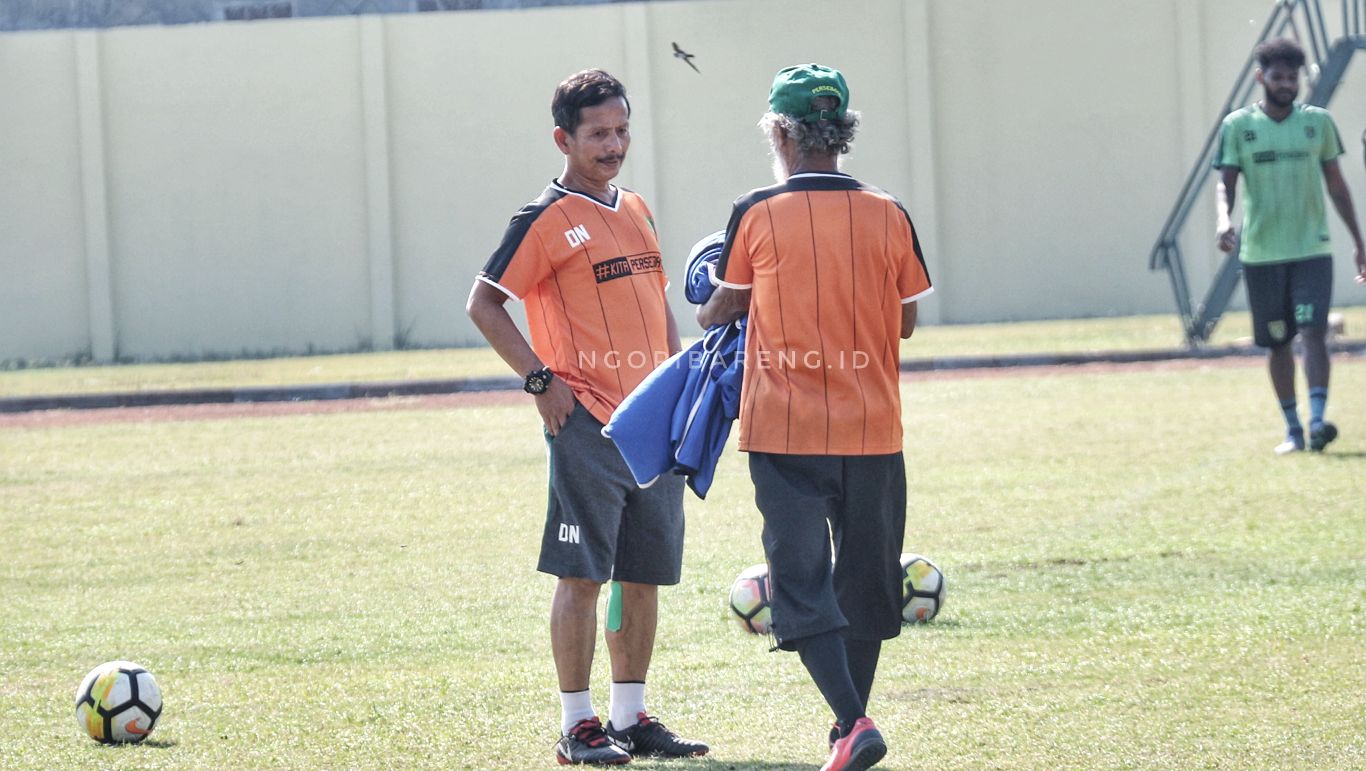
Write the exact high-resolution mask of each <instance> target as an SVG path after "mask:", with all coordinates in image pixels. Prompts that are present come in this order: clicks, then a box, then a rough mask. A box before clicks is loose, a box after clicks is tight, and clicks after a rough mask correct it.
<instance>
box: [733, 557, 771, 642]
mask: <svg viewBox="0 0 1366 771" xmlns="http://www.w3.org/2000/svg"><path fill="white" fill-rule="evenodd" d="M772 598H773V588H772V585H771V584H769V581H768V565H767V564H765V563H762V562H761V563H759V564H758V565H751V566H749V567H747V568H745V569H744V571H742V572H741V573H740V575H739V576H738V577H736V579H735V583H733V584H731V585H730V610H731V612H732V613H734V614H735V620H736V621H738V622H739V623H740V628H741V629H744V630H745V631H746V632H749V633H750V634H768V633H769V631H770V630H771V629H772V628H773V609H772V608H771V607H770V601H771V600H772Z"/></svg>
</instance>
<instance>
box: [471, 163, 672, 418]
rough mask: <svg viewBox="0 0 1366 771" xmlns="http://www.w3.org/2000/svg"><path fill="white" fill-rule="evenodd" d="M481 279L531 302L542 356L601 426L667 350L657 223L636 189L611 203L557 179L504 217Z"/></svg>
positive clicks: (530, 321) (619, 193) (534, 337)
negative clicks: (504, 224) (500, 238)
mask: <svg viewBox="0 0 1366 771" xmlns="http://www.w3.org/2000/svg"><path fill="white" fill-rule="evenodd" d="M479 279H480V280H481V281H484V282H485V283H488V284H491V285H493V286H494V287H496V288H498V289H500V290H502V291H503V292H504V293H505V294H507V295H508V296H510V297H512V298H514V299H518V300H523V301H525V303H526V315H527V327H528V331H529V332H530V334H531V346H532V348H533V349H534V350H535V351H536V355H537V356H539V357H540V358H541V361H543V362H545V363H546V365H547V366H548V367H550V369H551V370H553V371H554V372H555V374H556V375H557V376H558V377H560V378H562V379H563V380H564V381H565V383H566V384H568V385H569V387H570V388H571V389H573V391H574V396H575V398H577V399H578V400H579V403H581V404H582V405H583V406H584V407H585V408H587V409H588V411H589V412H591V413H593V416H594V417H596V418H597V419H598V420H600V421H602V422H603V423H606V422H607V421H608V420H609V419H610V418H611V416H612V412H613V410H615V409H616V408H617V406H618V405H620V404H621V402H622V400H623V399H625V398H626V395H627V394H629V393H630V392H631V391H632V390H633V389H634V388H635V387H636V386H637V385H639V384H640V381H641V380H644V379H645V376H646V375H648V374H649V373H650V371H651V370H653V369H654V367H655V366H656V365H657V364H659V363H660V362H662V361H663V360H664V359H666V358H668V356H669V339H668V306H667V304H666V300H665V296H664V290H665V288H666V286H667V284H668V281H667V279H666V278H665V275H664V268H663V263H662V261H661V259H660V252H659V242H658V240H657V239H656V236H655V230H654V220H653V217H652V216H651V215H650V210H649V208H648V207H647V206H646V205H645V201H644V200H642V199H641V197H640V196H639V195H637V194H635V193H633V192H631V191H630V190H624V189H620V188H618V189H617V190H616V195H615V198H614V200H613V201H611V202H610V203H606V202H603V201H599V200H598V199H596V198H594V197H592V196H590V195H588V194H586V193H581V192H578V191H575V190H570V189H569V188H566V187H563V186H561V185H560V184H559V183H558V182H552V183H551V184H550V186H549V187H547V188H546V189H545V192H544V193H542V194H541V196H540V197H539V198H537V199H536V200H535V201H532V202H531V203H529V204H527V205H526V206H524V207H522V209H521V211H519V212H517V214H516V215H515V216H514V217H513V218H512V221H511V222H510V223H508V227H507V231H506V232H505V233H504V234H503V241H502V244H501V245H500V246H499V247H498V250H497V251H495V252H494V253H493V256H491V257H490V258H489V260H488V263H487V264H486V265H485V266H484V269H483V271H481V272H480V274H479Z"/></svg>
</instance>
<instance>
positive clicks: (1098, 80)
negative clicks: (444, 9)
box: [0, 0, 1366, 360]
mask: <svg viewBox="0 0 1366 771" xmlns="http://www.w3.org/2000/svg"><path fill="white" fill-rule="evenodd" d="M1326 5H1327V7H1328V8H1329V9H1332V8H1333V7H1334V3H1332V2H1328V3H1327V4H1326ZM1271 9H1272V5H1271V2H1270V0H1202V2H1199V3H1193V2H1189V0H1104V1H1103V2H1097V1H1096V0H1033V2H1031V3H1028V4H1025V3H1007V2H1001V0H953V2H943V1H942V0H941V1H940V2H935V1H934V0H904V1H902V0H841V1H838V2H830V1H829V0H689V1H687V2H668V3H653V4H651V3H643V4H634V3H626V4H620V5H599V6H588V7H579V8H563V7H561V8H546V9H534V10H525V11H490V12H461V13H448V14H421V15H399V16H387V17H374V16H371V17H336V18H323V19H295V20H281V21H271V22H256V23H248V24H206V25H191V26H182V27H169V28H159V27H157V28H151V27H149V28H123V29H116V30H109V31H103V32H58V33H28V34H7V35H0V105H3V106H4V107H3V118H0V360H5V359H25V358H33V359H41V358H57V357H62V356H68V355H72V354H78V353H83V352H84V353H91V354H93V355H94V356H95V357H96V358H99V359H108V358H113V357H125V358H128V357H132V358H168V357H196V356H213V355H233V354H239V353H260V352H270V351H293V352H299V351H307V350H310V349H311V350H345V349H354V348H357V347H362V346H374V347H378V348H385V347H389V346H391V345H394V344H395V343H397V344H400V345H402V344H417V345H447V344H467V343H478V342H480V338H479V336H478V334H477V332H476V331H475V330H474V329H473V327H472V326H471V325H470V324H469V322H468V320H467V319H466V317H465V315H464V312H463V305H464V299H465V295H466V294H467V292H468V289H469V285H470V281H471V278H472V276H473V274H474V273H475V271H477V270H478V268H479V267H480V265H482V263H483V261H484V259H485V257H486V256H487V255H488V254H489V253H490V252H491V251H492V250H493V248H494V247H495V246H496V244H497V241H498V239H499V237H500V236H501V234H502V232H503V229H504V227H505V226H506V223H507V220H508V218H509V217H510V216H511V214H512V213H513V212H514V211H516V209H517V208H518V207H519V206H520V205H521V204H522V203H524V202H525V201H527V200H529V199H531V198H532V197H534V196H535V195H537V194H538V193H539V191H540V190H541V189H542V188H543V187H544V185H545V184H546V183H547V182H548V181H549V180H550V179H551V178H552V177H553V176H555V175H556V174H558V173H559V171H560V169H561V163H562V161H561V156H560V155H559V153H558V152H557V151H556V150H555V148H554V146H553V145H552V144H551V141H550V130H551V125H550V117H549V101H550V95H551V92H552V90H553V89H554V86H555V84H556V83H557V82H559V80H561V79H562V78H563V77H564V76H566V75H568V74H569V73H571V72H573V71H575V70H578V69H582V68H584V67H589V66H601V67H604V68H606V69H608V70H609V71H611V72H613V73H615V74H617V75H618V76H619V77H620V78H621V79H622V80H623V81H624V82H625V83H626V85H627V88H628V89H629V91H630V93H631V100H632V105H633V107H634V113H633V116H632V123H633V134H634V143H633V146H632V150H631V156H630V158H629V160H628V163H627V166H626V170H625V172H624V173H623V175H622V177H621V179H620V180H619V181H620V182H621V183H622V184H623V185H626V186H628V187H633V188H635V189H637V190H639V191H640V192H642V193H643V194H644V195H645V196H646V199H647V200H648V201H649V202H650V204H651V206H652V207H653V209H654V211H655V214H656V217H657V220H658V223H659V228H660V233H661V240H662V243H663V246H664V249H665V258H666V261H667V264H668V266H669V269H670V271H671V273H673V275H674V276H675V277H677V276H678V275H679V272H680V271H681V269H682V265H683V261H684V258H685V256H686V252H687V249H688V247H689V246H690V245H691V244H692V243H693V241H694V240H696V239H697V238H698V237H700V236H702V235H704V234H705V233H708V232H710V231H711V230H714V229H716V228H719V227H721V226H722V225H724V223H725V220H726V218H727V216H728V213H729V205H730V201H731V200H732V199H734V198H735V197H736V196H738V195H739V194H741V193H743V192H744V191H746V190H748V189H749V188H751V187H755V186H759V185H763V184H767V183H768V182H769V181H770V172H769V163H768V159H767V157H766V148H765V147H764V144H763V139H762V137H761V136H760V134H759V132H758V130H757V129H756V128H755V123H756V121H757V120H758V118H759V116H760V115H761V114H762V113H763V111H764V109H765V106H766V103H765V96H766V93H767V88H768V84H769V82H770V79H771V77H772V74H773V72H774V71H775V70H777V69H778V68H780V67H782V66H785V65H787V64H791V63H796V62H802V61H820V62H823V63H826V64H830V65H833V66H837V67H839V68H841V69H842V70H843V71H844V72H845V74H846V75H847V77H848V79H849V82H850V85H851V89H852V101H853V106H854V107H855V108H856V109H858V110H861V111H862V112H863V115H864V125H863V128H862V130H861V133H860V135H859V137H858V139H857V140H856V142H855V149H854V152H853V153H852V154H851V155H850V156H849V157H848V159H847V164H846V170H848V171H850V172H851V173H853V174H855V175H856V176H859V177H860V178H863V179H865V180H866V181H868V182H870V183H872V184H875V185H878V186H880V187H883V188H885V189H887V190H889V191H891V192H893V193H895V194H897V195H898V196H900V197H901V198H902V199H903V200H904V201H905V202H906V204H907V206H908V208H909V209H910V211H911V214H912V216H913V218H914V219H915V221H916V223H917V226H918V227H919V229H920V231H921V236H922V240H923V242H924V246H925V248H926V252H927V257H928V259H929V263H930V269H931V274H932V276H933V277H934V279H935V281H936V283H937V285H938V287H939V292H938V293H936V294H935V295H934V296H933V297H932V298H931V299H930V300H929V301H927V302H926V303H925V309H924V316H925V317H926V318H927V320H929V321H931V322H967V321H989V320H1012V319H1029V318H1055V317H1067V316H1091V315H1115V314H1128V313H1141V312H1167V311H1169V310H1171V309H1172V307H1173V306H1172V300H1171V296H1170V290H1169V288H1168V284H1167V280H1166V277H1165V274H1163V273H1151V272H1149V271H1148V270H1147V259H1148V253H1149V251H1150V250H1151V248H1152V245H1153V242H1154V240H1155V239H1156V237H1157V235H1158V232H1159V230H1160V228H1161V226H1162V224H1163V222H1164V220H1165V218H1166V216H1167V212H1168V209H1169V208H1170V206H1171V205H1172V203H1173V201H1174V198H1175V196H1176V194H1177V192H1178V190H1179V187H1180V185H1181V183H1182V181H1183V179H1184V176H1185V174H1186V172H1187V170H1188V169H1189V167H1190V164H1191V162H1192V161H1193V159H1194V157H1195V155H1196V153H1197V151H1198V149H1199V147H1200V143H1201V142H1203V140H1204V138H1205V136H1206V134H1207V132H1208V131H1209V130H1210V128H1211V127H1212V126H1213V124H1214V122H1215V121H1216V120H1217V118H1218V117H1219V116H1218V109H1219V106H1220V105H1221V104H1222V102H1223V100H1224V99H1225V98H1226V97H1227V95H1228V91H1229V89H1230V88H1231V86H1232V79H1233V77H1234V75H1235V74H1236V73H1237V71H1238V70H1239V68H1240V67H1241V66H1242V64H1243V61H1244V59H1245V57H1246V56H1247V52H1248V49H1249V47H1250V45H1251V42H1252V40H1253V39H1254V37H1255V36H1256V34H1257V33H1258V32H1259V31H1260V30H1261V27H1262V25H1263V23H1264V22H1265V19H1266V18H1267V15H1268V14H1269V13H1270V11H1271ZM1331 15H1332V14H1330V17H1331ZM831 18H837V19H838V23H837V24H829V23H827V21H820V20H829V19H831ZM803 19H807V20H811V21H809V22H803V21H802V20H803ZM1329 21H1330V25H1332V24H1333V23H1334V21H1333V19H1332V18H1330V20H1329ZM674 41H677V42H678V43H679V44H680V45H682V46H684V47H685V48H687V49H688V50H690V51H692V52H694V53H695V54H697V58H696V60H695V61H696V63H697V65H698V67H699V68H700V69H701V71H702V72H701V74H700V75H699V74H697V73H694V72H693V71H692V70H691V69H689V68H688V67H687V66H686V65H684V64H683V63H682V62H680V61H678V60H676V59H674V58H673V57H672V56H671V46H670V44H671V43H672V42H674ZM1361 58H1366V57H1361ZM1364 72H1366V63H1363V62H1361V61H1358V62H1356V63H1355V65H1354V67H1353V68H1352V69H1351V70H1349V73H1348V78H1347V81H1346V82H1345V83H1344V85H1343V86H1342V87H1341V89H1340V91H1339V93H1338V96H1337V98H1336V99H1335V100H1334V103H1333V112H1334V114H1335V116H1336V117H1337V119H1338V123H1339V126H1340V127H1341V128H1342V130H1343V133H1344V135H1345V138H1346V141H1347V144H1348V151H1349V155H1348V157H1347V158H1346V159H1345V160H1344V165H1345V168H1346V169H1347V171H1348V180H1349V182H1350V183H1351V184H1352V187H1353V190H1354V191H1356V194H1357V197H1358V199H1359V201H1366V174H1363V172H1362V164H1361V157H1360V153H1361V146H1360V143H1359V139H1358V138H1359V136H1360V132H1361V127H1362V126H1363V125H1364V124H1366V74H1363V73H1364ZM1212 195H1213V193H1212V190H1211V191H1208V195H1207V196H1206V200H1211V199H1212ZM1358 209H1359V210H1360V211H1362V212H1366V206H1359V207H1358ZM1212 218H1213V213H1212V207H1210V206H1209V205H1208V203H1205V204H1203V205H1202V207H1201V209H1200V210H1198V211H1197V212H1196V213H1195V214H1194V215H1193V216H1192V220H1191V223H1192V226H1191V228H1190V229H1189V231H1188V235H1187V237H1186V239H1185V240H1184V241H1183V247H1184V248H1185V250H1186V253H1187V257H1188V260H1189V262H1190V263H1191V264H1190V266H1189V267H1190V273H1191V282H1192V285H1193V286H1194V288H1195V289H1196V290H1197V291H1199V290H1203V288H1204V287H1205V285H1206V284H1207V283H1208V281H1209V278H1210V276H1211V275H1212V273H1213V270H1214V269H1215V267H1217V265H1218V261H1219V257H1220V255H1218V254H1217V253H1215V252H1214V250H1213V249H1212V246H1211V243H1210V241H1211V240H1212V239H1210V238H1209V237H1208V236H1209V233H1210V231H1211V230H1212V227H1213V225H1212ZM1334 227H1335V228H1336V230H1335V232H1336V233H1337V235H1338V237H1339V239H1340V241H1339V245H1340V246H1342V245H1345V243H1346V241H1345V234H1344V233H1343V232H1342V230H1341V228H1340V226H1337V225H1335V226H1334ZM1339 251H1340V252H1341V251H1342V250H1341V249H1339ZM1343 257H1344V259H1340V260H1339V273H1340V274H1341V275H1340V276H1339V281H1338V300H1339V301H1340V302H1357V303H1359V302H1361V301H1362V300H1363V299H1366V298H1363V297H1362V294H1363V293H1362V292H1360V290H1357V289H1356V288H1355V287H1353V286H1351V283H1350V273H1351V271H1350V266H1349V264H1348V263H1349V261H1348V260H1347V259H1345V254H1344V255H1343ZM680 285H681V284H680ZM1240 300H1241V298H1240ZM675 303H676V304H677V305H681V304H682V297H681V291H677V290H676V291H675ZM679 310H680V313H679V315H680V317H686V316H688V315H689V314H687V313H686V309H682V308H679Z"/></svg>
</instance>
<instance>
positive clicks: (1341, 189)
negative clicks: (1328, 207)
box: [1328, 183, 1362, 249]
mask: <svg viewBox="0 0 1366 771" xmlns="http://www.w3.org/2000/svg"><path fill="white" fill-rule="evenodd" d="M1328 197H1329V198H1331V199H1333V208H1335V209H1337V210H1338V216H1339V217H1342V223H1343V224H1344V225H1346V226H1347V232H1348V233H1351V234H1352V240H1353V241H1354V242H1355V243H1356V246H1357V248H1358V249H1360V248H1361V245H1362V244H1361V229H1360V228H1359V227H1358V226H1357V214H1356V207H1355V206H1353V204H1352V192H1351V191H1350V190H1348V189H1347V185H1346V183H1340V184H1336V185H1330V186H1329V187H1328Z"/></svg>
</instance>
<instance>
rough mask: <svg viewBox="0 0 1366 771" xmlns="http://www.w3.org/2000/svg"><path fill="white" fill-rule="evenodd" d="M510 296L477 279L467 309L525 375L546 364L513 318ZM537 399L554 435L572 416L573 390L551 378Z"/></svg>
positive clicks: (494, 345)
mask: <svg viewBox="0 0 1366 771" xmlns="http://www.w3.org/2000/svg"><path fill="white" fill-rule="evenodd" d="M507 299H508V298H507V295H505V294H503V293H502V292H500V291H498V290H497V289H495V288H493V287H492V286H490V285H489V284H487V283H485V282H483V281H478V280H476V281H475V282H474V288H472V289H470V299H469V300H468V301H467V302H466V303H465V312H466V313H467V314H469V317H470V320H471V321H473V322H474V326H476V327H478V328H479V332H480V333H481V334H483V335H484V339H485V340H488V341H489V345H490V346H491V347H492V348H493V350H495V351H497V352H498V355H499V356H501V357H502V358H503V361H505V362H507V364H508V366H509V367H512V371H513V372H516V373H517V376H518V377H526V375H527V373H529V372H534V371H536V370H538V369H540V368H542V367H544V366H545V364H544V363H543V362H542V361H541V358H540V357H539V356H537V355H536V352H535V351H533V350H531V345H530V344H529V343H527V341H526V338H525V337H523V336H522V330H520V329H518V328H517V324H516V322H514V321H513V320H512V316H511V315H510V314H509V313H508V310H507V308H506V307H505V306H504V303H506V302H507ZM535 399H536V410H537V411H538V412H540V413H541V420H542V421H543V422H544V423H545V428H546V430H547V431H549V432H550V435H551V436H554V435H556V434H558V433H559V432H560V429H561V428H563V427H564V423H565V420H567V419H568V418H569V413H571V412H573V411H574V392H573V391H572V390H570V388H569V386H567V385H565V383H564V381H563V380H561V379H559V378H552V379H551V381H550V387H549V388H547V389H546V391H545V393H543V394H540V395H538V396H536V397H535Z"/></svg>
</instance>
